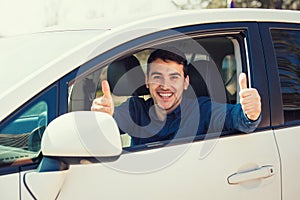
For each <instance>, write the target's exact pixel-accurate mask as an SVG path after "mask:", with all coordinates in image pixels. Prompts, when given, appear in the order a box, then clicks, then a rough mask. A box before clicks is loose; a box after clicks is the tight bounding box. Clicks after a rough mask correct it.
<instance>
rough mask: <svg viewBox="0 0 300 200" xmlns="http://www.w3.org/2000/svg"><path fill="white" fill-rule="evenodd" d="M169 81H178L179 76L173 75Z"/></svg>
mask: <svg viewBox="0 0 300 200" xmlns="http://www.w3.org/2000/svg"><path fill="white" fill-rule="evenodd" d="M171 79H172V80H177V79H179V76H178V75H173V76H171Z"/></svg>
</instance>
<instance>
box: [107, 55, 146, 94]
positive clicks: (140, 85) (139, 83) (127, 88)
mask: <svg viewBox="0 0 300 200" xmlns="http://www.w3.org/2000/svg"><path fill="white" fill-rule="evenodd" d="M107 81H108V82H109V85H110V88H111V92H112V93H113V94H114V95H117V96H140V95H147V94H149V90H148V89H147V88H146V85H145V74H144V72H143V70H142V68H141V66H140V62H139V61H138V59H137V58H136V57H135V56H133V55H132V56H129V57H125V58H121V59H118V60H116V61H114V62H112V63H111V64H110V65H109V66H108V69H107Z"/></svg>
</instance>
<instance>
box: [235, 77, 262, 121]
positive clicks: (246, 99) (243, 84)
mask: <svg viewBox="0 0 300 200" xmlns="http://www.w3.org/2000/svg"><path fill="white" fill-rule="evenodd" d="M239 85H240V93H239V95H240V103H241V105H242V109H243V110H244V113H245V114H246V115H247V117H248V118H249V119H250V120H253V121H255V120H257V119H258V117H259V115H260V113H261V102H260V95H259V94H258V92H257V90H256V89H255V88H248V87H247V77H246V74H245V73H241V74H240V76H239Z"/></svg>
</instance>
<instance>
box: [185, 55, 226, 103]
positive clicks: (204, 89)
mask: <svg viewBox="0 0 300 200" xmlns="http://www.w3.org/2000/svg"><path fill="white" fill-rule="evenodd" d="M188 75H189V77H190V88H189V90H190V91H189V93H190V94H191V90H192V94H193V95H194V96H195V95H196V97H200V96H210V98H211V99H213V100H214V101H217V102H226V100H227V99H226V98H227V97H226V93H225V87H224V82H223V79H222V77H221V75H220V72H219V69H218V67H217V65H216V64H215V63H214V62H213V61H207V60H198V61H194V62H191V63H190V64H189V65H188ZM189 96H191V95H189Z"/></svg>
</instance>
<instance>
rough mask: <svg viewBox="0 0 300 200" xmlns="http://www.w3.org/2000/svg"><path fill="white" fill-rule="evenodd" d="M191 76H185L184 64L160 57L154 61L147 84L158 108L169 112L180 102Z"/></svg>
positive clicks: (147, 77) (151, 64) (150, 66)
mask: <svg viewBox="0 0 300 200" xmlns="http://www.w3.org/2000/svg"><path fill="white" fill-rule="evenodd" d="M188 85H189V77H188V76H186V78H185V77H184V72H183V65H182V64H179V63H177V62H175V61H171V60H166V61H164V60H162V59H160V58H158V59H156V60H154V61H152V62H151V63H150V65H149V72H148V74H147V76H146V86H147V87H148V88H149V90H150V94H151V96H152V98H153V100H154V103H155V104H156V105H157V106H158V108H160V109H162V110H164V111H165V112H167V113H169V112H171V111H173V110H174V109H175V108H177V106H178V105H179V104H180V102H181V100H182V95H183V91H184V90H186V89H187V88H188Z"/></svg>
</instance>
